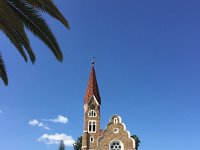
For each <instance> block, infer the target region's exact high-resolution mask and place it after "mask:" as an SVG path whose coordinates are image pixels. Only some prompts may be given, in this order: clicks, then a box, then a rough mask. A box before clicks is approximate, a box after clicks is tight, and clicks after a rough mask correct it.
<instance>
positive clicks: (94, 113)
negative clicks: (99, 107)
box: [88, 110, 97, 117]
mask: <svg viewBox="0 0 200 150" xmlns="http://www.w3.org/2000/svg"><path fill="white" fill-rule="evenodd" d="M88 116H89V117H96V116H97V113H96V112H95V111H94V110H90V111H89V112H88Z"/></svg>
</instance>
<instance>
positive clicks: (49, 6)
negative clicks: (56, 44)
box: [26, 0, 69, 29]
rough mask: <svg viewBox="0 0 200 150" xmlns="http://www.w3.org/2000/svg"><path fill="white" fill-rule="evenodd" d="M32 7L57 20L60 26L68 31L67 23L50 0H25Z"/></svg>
mask: <svg viewBox="0 0 200 150" xmlns="http://www.w3.org/2000/svg"><path fill="white" fill-rule="evenodd" d="M26 1H27V2H28V3H29V4H31V5H32V6H34V7H36V8H38V9H40V10H41V11H43V12H47V13H48V14H49V15H51V16H52V17H54V18H56V19H57V20H59V21H60V22H61V23H62V24H64V25H65V27H67V28H68V29H69V23H68V21H67V20H66V19H65V17H64V16H63V15H62V14H61V13H60V11H59V10H58V8H57V7H56V5H55V4H54V3H53V2H52V0H26Z"/></svg>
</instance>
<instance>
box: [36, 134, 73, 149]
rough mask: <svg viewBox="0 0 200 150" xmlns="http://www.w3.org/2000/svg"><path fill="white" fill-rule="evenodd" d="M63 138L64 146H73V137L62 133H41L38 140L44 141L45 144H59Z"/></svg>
mask: <svg viewBox="0 0 200 150" xmlns="http://www.w3.org/2000/svg"><path fill="white" fill-rule="evenodd" d="M61 140H63V141H64V143H65V145H66V146H73V144H74V142H75V141H74V139H73V138H72V137H71V136H68V135H66V134H64V133H61V134H58V133H56V134H43V135H42V136H41V137H39V139H38V141H40V142H44V143H45V144H48V145H49V144H59V143H60V141H61Z"/></svg>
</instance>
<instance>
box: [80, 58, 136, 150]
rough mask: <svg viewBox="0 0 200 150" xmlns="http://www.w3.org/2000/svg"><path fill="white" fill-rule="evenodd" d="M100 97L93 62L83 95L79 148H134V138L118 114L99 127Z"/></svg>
mask: <svg viewBox="0 0 200 150" xmlns="http://www.w3.org/2000/svg"><path fill="white" fill-rule="evenodd" d="M100 109H101V97H100V94H99V89H98V84H97V79H96V73H95V68H94V62H93V63H92V68H91V71H90V77H89V81H88V85H87V89H86V94H85V97H84V129H83V135H82V148H81V150H135V140H134V139H133V138H131V137H130V133H129V131H128V130H127V129H126V126H125V124H124V123H123V122H122V119H121V117H120V116H119V115H113V116H112V117H111V118H110V120H109V122H108V123H107V126H106V129H101V127H100V119H101V114H100Z"/></svg>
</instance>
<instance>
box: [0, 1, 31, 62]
mask: <svg viewBox="0 0 200 150" xmlns="http://www.w3.org/2000/svg"><path fill="white" fill-rule="evenodd" d="M0 24H1V28H2V30H3V31H4V33H6V35H7V36H8V37H9V39H10V40H11V41H12V43H13V44H14V45H15V46H16V48H17V49H18V51H19V52H20V54H21V55H22V56H23V57H24V59H25V60H27V59H26V56H25V53H24V51H23V48H21V45H23V46H24V47H25V48H26V50H27V52H28V54H29V56H30V59H31V61H32V62H34V61H35V55H34V53H33V51H32V49H31V47H30V43H29V40H28V37H27V35H26V33H25V30H24V25H23V23H22V21H21V20H20V18H19V17H18V16H17V15H16V13H15V12H14V11H13V10H12V9H11V8H10V6H9V5H8V3H7V2H6V1H4V0H0Z"/></svg>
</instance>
